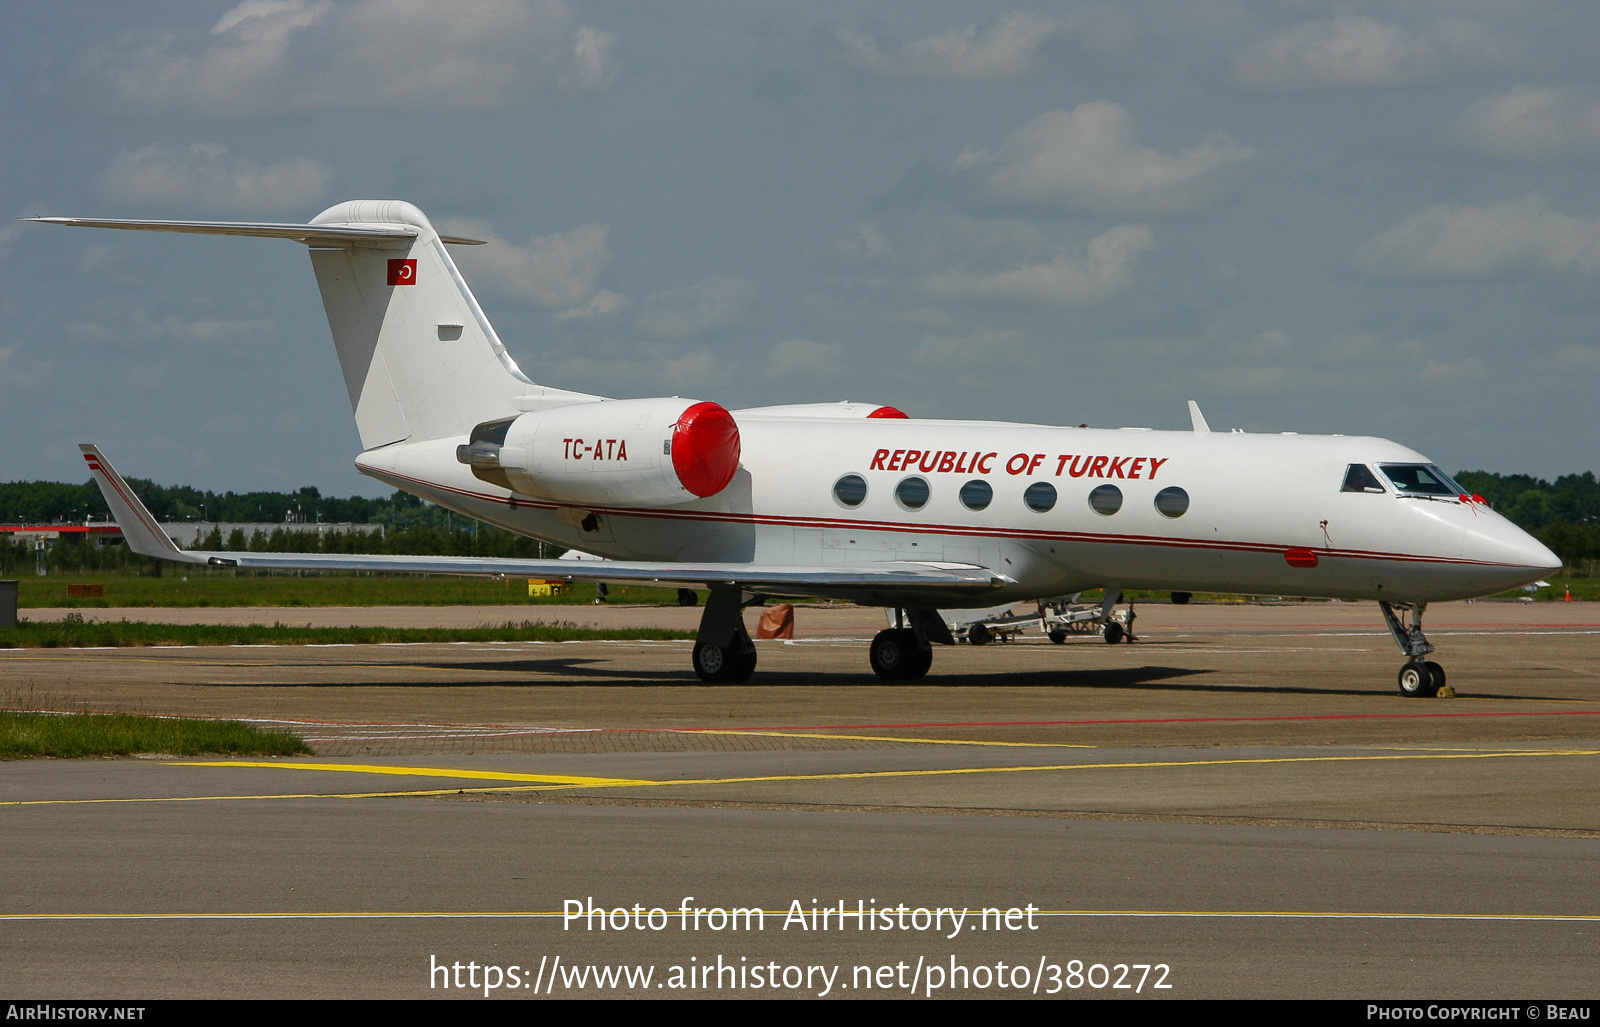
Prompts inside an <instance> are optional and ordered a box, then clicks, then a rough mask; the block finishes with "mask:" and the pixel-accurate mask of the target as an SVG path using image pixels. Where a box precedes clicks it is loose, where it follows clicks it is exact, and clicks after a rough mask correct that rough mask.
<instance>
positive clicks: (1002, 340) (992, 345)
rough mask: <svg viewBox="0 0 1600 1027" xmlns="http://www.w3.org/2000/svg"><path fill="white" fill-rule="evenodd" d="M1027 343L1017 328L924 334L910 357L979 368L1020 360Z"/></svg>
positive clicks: (923, 360)
mask: <svg viewBox="0 0 1600 1027" xmlns="http://www.w3.org/2000/svg"><path fill="white" fill-rule="evenodd" d="M1027 342H1028V333H1027V331H1026V330H1024V329H1021V328H988V327H980V328H976V329H974V330H972V331H971V332H968V333H967V334H965V335H925V336H923V337H922V342H921V343H919V344H918V345H917V348H916V349H915V350H913V351H912V353H911V356H912V359H914V360H916V361H917V362H918V363H921V364H931V365H934V366H940V365H948V366H955V367H963V368H968V369H981V368H983V367H985V366H989V365H992V364H994V363H995V362H997V361H1017V360H1021V359H1022V358H1023V357H1025V356H1026V349H1025V347H1026V344H1027ZM980 376H981V375H980Z"/></svg>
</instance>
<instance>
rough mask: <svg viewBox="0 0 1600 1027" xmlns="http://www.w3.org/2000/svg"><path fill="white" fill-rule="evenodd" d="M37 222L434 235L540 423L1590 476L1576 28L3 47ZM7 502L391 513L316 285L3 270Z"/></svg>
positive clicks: (1007, 22)
mask: <svg viewBox="0 0 1600 1027" xmlns="http://www.w3.org/2000/svg"><path fill="white" fill-rule="evenodd" d="M6 27H7V31H6V32H5V33H4V34H3V37H0V48H3V51H4V54H5V60H4V65H3V66H4V68H5V69H6V71H7V85H8V87H9V88H8V90H7V93H6V97H5V102H4V104H3V106H0V119H3V120H0V123H3V125H4V138H5V139H6V140H7V142H8V145H7V146H6V147H5V148H4V150H3V151H0V168H3V170H4V174H3V175H0V190H3V194H4V197H5V200H6V203H7V206H8V207H9V209H10V211H11V213H12V214H13V215H14V216H29V215H43V214H53V215H60V214H77V215H100V216H110V217H119V216H120V217H171V218H240V219H264V220H285V221H301V220H305V219H308V218H309V217H311V216H312V215H314V214H316V213H317V212H318V211H320V210H322V209H323V208H325V207H327V206H330V205H331V204H333V203H335V202H338V201H340V200H343V199H349V198H371V197H395V198H401V199H406V200H410V201H411V202H413V203H416V204H417V205H418V206H420V207H422V208H423V209H424V210H425V211H427V212H428V214H429V215H430V217H432V218H433V220H434V222H435V223H436V224H437V225H439V226H440V227H441V228H443V229H445V230H454V231H458V232H462V233H466V234H477V235H479V237H483V238H489V239H491V240H492V243H491V245H490V246H487V247H482V248H478V249H473V250H461V251H458V254H457V256H458V260H459V262H460V263H461V265H462V268H463V270H464V272H465V273H466V275H467V279H468V281H469V283H470V284H472V286H473V287H474V289H475V291H476V292H477V294H478V296H479V299H480V300H481V301H482V302H483V305H484V307H485V309H486V310H487V311H488V313H489V315H490V317H491V319H493V320H494V322H495V324H496V326H497V328H498V329H499V332H500V334H501V336H502V337H503V338H504V339H505V341H506V343H507V345H508V346H509V347H510V348H511V349H512V351H513V353H514V354H515V355H516V356H517V358H518V360H519V361H520V363H521V364H522V366H523V368H524V369H525V370H526V371H527V372H528V373H529V374H530V376H531V377H533V378H534V379H535V380H537V381H539V382H541V383H545V384H551V385H556V386H561V387H566V388H574V389H580V390H584V391H590V392H597V393H601V394H604V395H611V396H618V397H634V396H649V395H660V394H681V395H685V396H694V397H696V398H704V399H713V400H716V401H718V402H721V403H723V404H725V405H727V406H729V407H738V406H748V405H755V404H766V403H784V402H802V401H817V400H837V399H846V398H849V399H856V400H862V401H875V402H884V403H892V404H894V405H896V406H898V407H901V408H902V409H904V410H906V411H908V412H909V413H911V414H912V415H913V416H918V415H920V416H938V417H971V418H999V419H1008V420H1028V421H1038V422H1044V423H1063V424H1079V423H1085V422H1087V423H1090V424H1094V425H1098V426H1111V427H1117V426H1123V425H1145V426H1150V427H1158V428H1160V427H1185V426H1186V425H1187V414H1186V411H1185V408H1184V401H1185V400H1187V399H1191V398H1192V399H1196V400H1198V401H1199V402H1200V404H1201V407H1202V409H1204V411H1205V412H1206V415H1207V417H1208V418H1209V419H1210V421H1211V423H1212V425H1213V426H1214V427H1233V426H1237V427H1243V428H1246V429H1248V430H1251V431H1301V432H1343V433H1346V434H1376V435H1382V436H1386V437H1389V438H1393V439H1396V440H1398V441H1401V442H1404V443H1406V444H1408V445H1411V446H1414V447H1416V448H1418V449H1420V450H1422V451H1423V452H1425V453H1428V454H1429V455H1430V456H1432V457H1434V458H1435V459H1436V460H1438V461H1439V462H1440V463H1441V464H1443V465H1445V466H1446V468H1447V469H1449V470H1452V471H1453V470H1457V469H1463V468H1467V469H1476V468H1484V469H1488V470H1497V471H1505V472H1511V471H1522V472H1531V473H1534V474H1539V475H1545V476H1553V475H1557V474H1562V473H1568V472H1572V471H1579V470H1588V469H1593V468H1596V467H1597V465H1600V459H1597V458H1596V453H1597V452H1600V413H1597V404H1596V396H1597V394H1600V291H1597V289H1596V285H1597V284H1600V282H1597V279H1600V189H1597V188H1596V186H1597V184H1600V183H1597V177H1600V176H1597V171H1600V62H1597V61H1595V59H1594V54H1596V53H1597V52H1600V7H1597V6H1596V5H1594V4H1592V3H1584V2H1571V3H1561V2H1543V3H1532V2H1495V3H1488V2H1473V0H1452V2H1449V3H1425V2H1413V3H1379V2H1371V3H1363V2H1348V3H1317V2H1310V0H1307V2H1281V3H1265V2H1263V3H1247V2H1210V0H1195V2H1185V3H1137V2H1135V3H1117V4H1109V3H1095V4H1077V5H1073V4H1031V5H1030V4H1020V3H1019V4H988V3H931V2H930V3H921V4H916V5H908V4H903V3H897V4H891V3H813V4H806V5H796V4H770V3H759V2H741V3H698V2H689V0H684V2H678V3H673V4H644V3H621V2H616V3H610V2H580V0H573V2H571V3H559V2H529V0H456V2H453V3H450V4H440V3H434V2H429V0H246V2H244V3H231V2H220V3H199V2H183V3H179V2H145V3H141V4H137V5H132V4H130V5H104V4H98V3H73V2H51V3H42V2H41V3H33V2H21V3H16V4H12V5H8V7H7V13H6ZM0 268H3V269H4V272H5V274H4V276H3V278H0V312H3V320H0V411H3V412H0V425H3V427H4V429H5V432H6V437H7V440H8V444H7V445H6V447H5V449H4V450H3V453H4V464H3V466H0V479H5V480H12V479H29V478H46V479H56V480H63V479H64V480H79V479H81V478H83V477H84V474H83V471H82V469H81V464H80V463H79V460H78V457H77V455H76V449H75V446H74V444H75V443H77V442H80V441H92V442H97V443H100V444H101V445H103V446H104V447H105V448H106V451H107V454H108V455H109V456H110V457H111V458H112V459H113V460H114V461H116V462H117V463H118V465H119V466H120V467H121V468H122V469H123V470H124V472H125V473H129V474H134V475H138V476H141V477H151V478H155V479H157V480H159V481H162V482H172V483H185V484H193V485H198V486H202V487H208V488H213V489H218V490H225V489H234V490H245V489H253V488H292V487H298V486H300V485H304V484H314V485H316V486H318V487H319V488H322V489H323V490H324V491H325V492H329V493H335V494H348V493H351V492H362V493H366V494H377V493H380V492H382V491H384V490H383V489H382V488H381V487H379V486H377V484H376V483H374V482H371V481H369V480H367V479H365V478H363V477H361V476H360V475H358V474H357V473H356V472H355V471H354V470H353V469H352V467H351V459H352V458H353V457H354V456H355V455H356V453H357V451H358V450H359V444H358V442H357V438H356V432H355V428H354V424H353V422H352V420H351V417H350V413H349V406H348V402H347V400H346V398H345V393H344V389H343V387H342V382H341V379H340V376H339V372H338V368H337V364H336V362H335V359H334V356H333V350H332V345H331V343H330V340H329V339H328V334H327V325H326V321H325V320H324V318H323V315H322V310H321V304H320V301H319V299H318V296H317V291H316V287H315V283H314V281H313V280H312V277H311V274H310V268H309V263H308V261H307V259H306V256H305V253H304V250H303V248H302V247H299V246H298V245H295V244H290V243H283V242H276V241H269V240H245V239H214V238H198V237H182V236H170V237H169V236H158V235H147V234H143V233H112V232H89V231H83V230H75V229H59V228H47V227H43V226H32V225H21V224H16V223H12V224H11V225H10V226H9V227H0Z"/></svg>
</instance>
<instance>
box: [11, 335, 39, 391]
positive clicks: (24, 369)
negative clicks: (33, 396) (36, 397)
mask: <svg viewBox="0 0 1600 1027" xmlns="http://www.w3.org/2000/svg"><path fill="white" fill-rule="evenodd" d="M21 350H22V344H21V343H18V342H14V343H12V344H11V345H9V346H0V382H3V383H5V384H7V385H16V386H20V387H21V388H24V389H31V388H33V387H34V386H36V385H38V384H40V383H41V382H43V381H44V380H45V379H46V378H48V377H50V365H49V364H48V363H47V362H45V361H43V360H39V359H36V358H33V359H29V358H24V359H18V356H17V354H18V353H19V352H21Z"/></svg>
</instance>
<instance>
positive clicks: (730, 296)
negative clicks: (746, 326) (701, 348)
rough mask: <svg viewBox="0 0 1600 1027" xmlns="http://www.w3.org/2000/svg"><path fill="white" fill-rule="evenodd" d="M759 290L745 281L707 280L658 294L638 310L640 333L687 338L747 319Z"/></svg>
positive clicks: (734, 279) (729, 279)
mask: <svg viewBox="0 0 1600 1027" xmlns="http://www.w3.org/2000/svg"><path fill="white" fill-rule="evenodd" d="M755 298H756V287H755V286H753V285H751V284H750V283H749V282H748V281H746V280H745V279H743V278H737V277H729V278H707V279H706V280H705V281H703V282H700V283H699V284H698V285H686V286H683V287H682V288H679V289H667V290H665V291H663V292H658V293H655V294H654V295H652V296H651V297H650V298H649V299H647V300H645V301H644V304H643V305H642V306H641V307H640V309H639V321H638V326H639V330H640V331H642V332H645V333H646V334H649V335H654V336H657V337H659V338H662V339H684V338H688V337H689V336H691V335H699V334H700V333H701V332H706V331H710V330H711V329H713V328H724V327H727V326H728V325H733V324H738V323H739V322H740V321H742V320H744V314H745V311H746V310H748V309H749V307H750V304H751V303H752V302H754V300H755Z"/></svg>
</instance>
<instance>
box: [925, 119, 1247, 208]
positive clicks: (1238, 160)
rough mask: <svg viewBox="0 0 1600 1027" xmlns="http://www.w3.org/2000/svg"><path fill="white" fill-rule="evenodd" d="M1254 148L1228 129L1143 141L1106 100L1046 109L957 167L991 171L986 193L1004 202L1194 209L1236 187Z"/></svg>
mask: <svg viewBox="0 0 1600 1027" xmlns="http://www.w3.org/2000/svg"><path fill="white" fill-rule="evenodd" d="M1255 156H1256V151H1255V150H1253V149H1251V148H1250V147H1248V146H1242V145H1240V144H1239V143H1236V142H1234V140H1233V139H1232V138H1231V137H1229V136H1227V135H1223V134H1218V135H1215V136H1212V137H1211V138H1209V139H1206V140H1205V141H1203V142H1201V143H1199V144H1197V145H1195V146H1192V147H1190V148H1189V149H1187V150H1184V151H1183V152H1181V153H1178V154H1165V153H1161V152H1160V151H1158V150H1154V149H1151V148H1150V147H1147V146H1140V145H1139V144H1138V143H1137V142H1136V141H1135V138H1134V125H1133V116H1132V115H1131V114H1129V113H1128V111H1127V110H1126V109H1125V108H1123V107H1122V106H1121V105H1119V104H1115V103H1111V102H1110V101H1106V100H1099V101H1094V102H1091V103H1085V104H1081V105H1079V106H1078V107H1077V108H1076V109H1074V110H1071V111H1064V110H1058V111H1051V112H1049V113H1047V114H1041V115H1039V116H1038V117H1036V118H1034V119H1033V120H1032V121H1029V122H1028V123H1027V124H1026V125H1023V126H1022V127H1021V128H1019V129H1017V130H1016V131H1015V132H1013V133H1012V134H1011V135H1010V137H1008V138H1007V139H1006V141H1005V142H1004V143H1002V144H1001V145H1000V148H999V149H998V150H996V151H995V152H994V153H992V154H990V153H987V152H984V151H981V150H970V149H969V150H967V151H964V152H963V153H962V154H961V156H959V157H957V159H956V166H955V169H956V170H957V171H962V170H966V169H969V168H970V169H975V170H976V169H992V170H988V176H987V178H985V179H984V183H983V187H984V190H985V192H986V193H987V194H988V195H989V196H990V197H991V198H993V199H996V200H1001V201H1004V202H1013V203H1027V204H1042V205H1046V206H1052V207H1066V208H1076V209H1082V210H1087V211H1092V212H1094V213H1101V214H1136V215H1165V214H1184V213H1189V212H1191V211H1195V210H1198V209H1200V208H1201V207H1204V206H1205V205H1207V204H1209V203H1211V202H1212V201H1214V200H1216V199H1218V198H1219V197H1221V196H1222V195H1223V194H1225V193H1226V192H1228V191H1229V190H1230V189H1232V188H1233V186H1234V184H1235V183H1236V182H1237V181H1238V179H1239V177H1240V175H1241V174H1242V173H1243V171H1244V169H1245V166H1246V165H1247V164H1248V162H1249V161H1250V160H1251V158H1253V157H1255Z"/></svg>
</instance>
